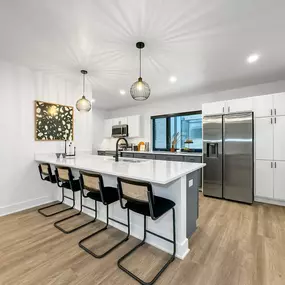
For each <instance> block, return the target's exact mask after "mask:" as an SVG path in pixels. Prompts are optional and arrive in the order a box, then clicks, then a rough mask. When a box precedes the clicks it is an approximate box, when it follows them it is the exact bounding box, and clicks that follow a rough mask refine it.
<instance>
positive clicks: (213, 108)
mask: <svg viewBox="0 0 285 285" xmlns="http://www.w3.org/2000/svg"><path fill="white" fill-rule="evenodd" d="M224 111H225V102H224V101H220V102H213V103H206V104H203V105H202V114H203V116H208V115H218V114H223V113H224Z"/></svg>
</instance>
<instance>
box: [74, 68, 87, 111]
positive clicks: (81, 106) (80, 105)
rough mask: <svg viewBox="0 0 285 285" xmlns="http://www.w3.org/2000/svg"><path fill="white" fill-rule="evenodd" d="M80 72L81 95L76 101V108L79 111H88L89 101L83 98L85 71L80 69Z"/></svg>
mask: <svg viewBox="0 0 285 285" xmlns="http://www.w3.org/2000/svg"><path fill="white" fill-rule="evenodd" d="M81 73H82V75H83V95H82V98H80V99H79V100H78V101H77V102H76V109H77V110H78V111H80V112H81V111H82V112H89V111H90V110H91V102H90V101H89V100H88V99H86V98H85V76H86V74H87V71H86V70H81Z"/></svg>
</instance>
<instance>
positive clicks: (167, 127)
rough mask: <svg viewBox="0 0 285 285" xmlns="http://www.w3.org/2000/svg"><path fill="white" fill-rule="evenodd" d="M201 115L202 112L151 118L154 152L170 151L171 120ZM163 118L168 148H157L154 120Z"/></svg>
mask: <svg viewBox="0 0 285 285" xmlns="http://www.w3.org/2000/svg"><path fill="white" fill-rule="evenodd" d="M199 114H202V110H198V111H191V112H182V113H172V114H164V115H157V116H151V117H150V118H151V122H152V149H153V151H170V148H171V141H170V139H169V136H170V128H171V126H170V124H171V122H170V119H171V118H172V117H179V116H191V115H199ZM163 118H166V138H165V139H166V148H156V147H155V123H154V119H163Z"/></svg>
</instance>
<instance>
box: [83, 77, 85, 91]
mask: <svg viewBox="0 0 285 285" xmlns="http://www.w3.org/2000/svg"><path fill="white" fill-rule="evenodd" d="M83 96H85V74H83Z"/></svg>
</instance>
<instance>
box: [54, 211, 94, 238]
mask: <svg viewBox="0 0 285 285" xmlns="http://www.w3.org/2000/svg"><path fill="white" fill-rule="evenodd" d="M81 213H82V212H81V211H80V212H79V213H76V214H74V215H71V216H69V217H66V218H64V219H61V220H59V221H57V222H55V223H54V226H55V227H56V228H57V229H59V230H60V231H62V232H63V233H65V234H70V233H73V232H75V231H77V230H79V229H81V228H83V227H85V226H87V225H89V224H91V223H94V222H95V221H96V217H95V218H94V219H93V220H91V221H89V222H87V223H85V224H82V225H80V226H78V227H76V228H73V229H71V230H68V231H67V230H65V229H63V228H62V227H60V226H59V225H58V224H59V223H61V222H64V221H66V220H69V219H71V218H73V217H76V216H80V215H81Z"/></svg>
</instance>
